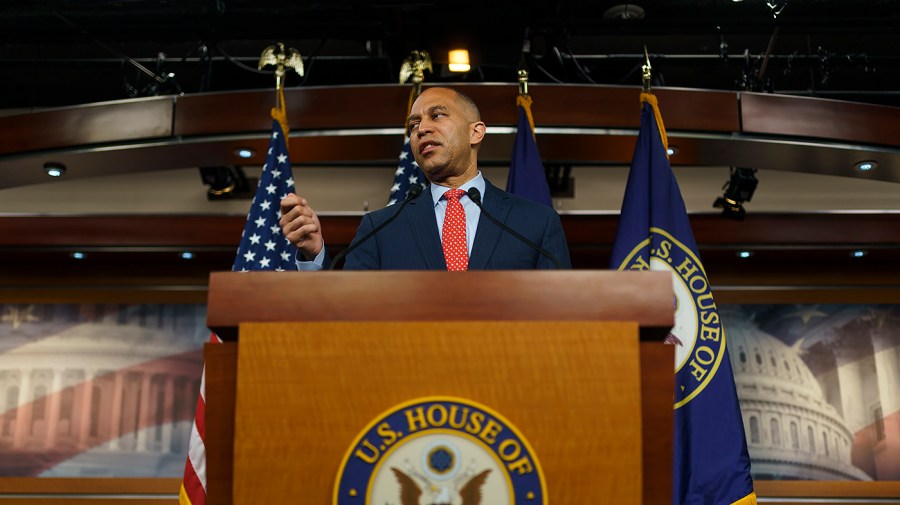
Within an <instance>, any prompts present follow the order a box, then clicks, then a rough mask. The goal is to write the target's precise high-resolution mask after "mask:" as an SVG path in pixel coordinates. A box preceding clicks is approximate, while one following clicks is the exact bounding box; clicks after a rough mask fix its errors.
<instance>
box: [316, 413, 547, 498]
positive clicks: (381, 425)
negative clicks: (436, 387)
mask: <svg viewBox="0 0 900 505" xmlns="http://www.w3.org/2000/svg"><path fill="white" fill-rule="evenodd" d="M333 503H334V505H479V504H485V505H506V504H509V505H514V504H516V503H520V504H521V503H527V504H532V503H533V504H546V503H547V497H546V487H545V483H544V476H543V473H542V472H541V466H540V464H539V463H538V461H537V458H536V457H535V454H534V451H533V450H532V449H531V446H530V445H529V444H528V442H527V441H526V440H525V438H524V437H523V436H522V434H521V433H519V431H518V430H517V429H516V428H515V427H514V426H513V425H512V424H511V423H510V422H509V421H507V420H506V419H504V418H503V416H501V415H500V414H499V413H497V412H494V411H492V410H491V409H489V408H488V407H485V406H484V405H480V404H478V403H475V402H473V401H470V400H466V399H462V398H455V397H448V396H440V397H426V398H419V399H416V400H412V401H409V402H406V403H403V404H400V405H397V406H395V407H392V408H391V409H390V410H388V411H387V412H385V413H383V414H382V415H380V416H378V418H376V419H375V420H374V421H372V422H371V423H370V424H369V425H368V426H367V427H366V428H365V429H363V430H362V432H361V433H360V434H359V436H358V437H356V440H354V442H353V444H352V445H351V446H350V448H349V449H348V450H347V454H346V455H345V456H344V459H343V461H342V462H341V466H340V469H339V470H338V475H337V479H336V480H335V484H334V501H333Z"/></svg>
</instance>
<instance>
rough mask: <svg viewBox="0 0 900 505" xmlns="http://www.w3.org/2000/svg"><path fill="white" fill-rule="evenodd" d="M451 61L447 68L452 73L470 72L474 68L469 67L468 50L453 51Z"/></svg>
mask: <svg viewBox="0 0 900 505" xmlns="http://www.w3.org/2000/svg"><path fill="white" fill-rule="evenodd" d="M449 60H450V64H449V65H448V66H447V68H449V69H450V71H451V72H468V71H469V70H470V69H471V68H472V66H471V65H469V51H468V50H466V49H453V50H452V51H450V54H449Z"/></svg>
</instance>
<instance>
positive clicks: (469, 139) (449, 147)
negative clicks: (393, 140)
mask: <svg viewBox="0 0 900 505" xmlns="http://www.w3.org/2000/svg"><path fill="white" fill-rule="evenodd" d="M478 125H480V127H479V126H478ZM483 135H484V123H482V122H480V121H478V119H477V118H476V117H475V115H474V113H473V112H472V111H471V109H470V108H469V107H467V106H466V104H465V103H464V102H463V101H462V100H461V99H460V98H459V97H458V96H457V95H456V93H455V92H454V91H452V90H449V89H444V88H432V89H428V90H425V91H424V92H422V94H421V95H419V97H418V98H417V99H416V101H415V103H413V106H412V110H411V111H410V121H409V142H410V144H411V146H412V152H413V156H414V157H415V159H416V163H418V164H419V167H420V168H421V169H422V171H423V172H424V173H425V176H426V177H428V179H429V180H430V181H432V182H436V183H439V184H445V183H446V182H447V181H448V179H453V178H460V177H462V176H463V175H464V174H466V173H470V174H469V175H468V176H467V177H462V178H463V179H468V178H471V177H474V176H475V173H477V170H478V163H477V152H476V149H475V146H476V145H477V144H478V143H479V142H481V138H482V137H483Z"/></svg>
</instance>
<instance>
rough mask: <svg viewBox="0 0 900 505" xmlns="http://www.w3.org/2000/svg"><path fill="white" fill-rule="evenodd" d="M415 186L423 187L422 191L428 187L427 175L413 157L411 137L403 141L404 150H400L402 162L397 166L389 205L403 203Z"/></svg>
mask: <svg viewBox="0 0 900 505" xmlns="http://www.w3.org/2000/svg"><path fill="white" fill-rule="evenodd" d="M413 184H418V185H419V186H422V189H425V187H426V186H427V185H428V182H427V180H426V179H425V174H423V173H422V169H421V168H419V164H418V163H416V160H415V159H414V158H413V155H412V147H410V145H409V136H407V137H406V138H404V139H403V149H401V150H400V162H399V163H398V164H397V171H396V172H394V185H393V186H391V198H390V200H388V205H394V204H395V203H397V202H402V201H403V199H404V198H406V195H407V193H409V187H410V186H411V185H413Z"/></svg>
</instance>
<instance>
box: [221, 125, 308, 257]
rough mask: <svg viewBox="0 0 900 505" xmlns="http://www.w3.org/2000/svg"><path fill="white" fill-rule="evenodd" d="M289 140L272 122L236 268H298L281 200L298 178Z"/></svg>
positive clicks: (290, 190) (292, 189)
mask: <svg viewBox="0 0 900 505" xmlns="http://www.w3.org/2000/svg"><path fill="white" fill-rule="evenodd" d="M287 152H288V150H287V139H285V137H284V132H283V131H282V130H281V125H280V124H279V123H278V121H272V137H271V138H270V139H269V150H268V152H267V153H266V164H265V165H263V170H262V175H261V176H260V178H259V186H258V187H257V188H256V196H254V197H253V201H252V202H251V203H250V212H249V213H248V214H247V223H246V224H245V225H244V233H243V235H241V245H240V246H238V250H237V256H236V257H235V258H234V266H233V267H232V268H231V269H232V270H234V271H239V272H247V271H249V270H276V271H279V272H281V271H284V270H297V264H296V263H294V252H295V251H296V249H295V248H294V246H293V245H291V243H290V242H289V241H288V240H287V239H286V238H284V235H282V234H281V227H280V226H279V225H278V218H279V209H280V208H281V207H280V205H279V202H280V201H281V199H282V198H284V197H285V196H287V194H288V193H291V192H293V191H294V177H293V175H292V174H291V162H290V160H288V154H287Z"/></svg>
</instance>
